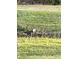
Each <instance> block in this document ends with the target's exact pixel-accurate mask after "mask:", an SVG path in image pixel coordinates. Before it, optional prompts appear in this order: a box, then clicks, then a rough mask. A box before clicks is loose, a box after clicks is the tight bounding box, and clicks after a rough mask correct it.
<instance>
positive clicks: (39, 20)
mask: <svg viewBox="0 0 79 59" xmlns="http://www.w3.org/2000/svg"><path fill="white" fill-rule="evenodd" d="M60 15H61V14H60V6H59V5H57V6H52V5H44V6H43V5H27V6H25V5H18V6H17V25H18V26H17V27H18V28H17V29H18V31H26V30H28V29H29V30H31V29H33V28H36V29H37V30H38V31H51V32H52V31H53V30H54V31H60V30H61V20H60V18H59V17H60Z"/></svg>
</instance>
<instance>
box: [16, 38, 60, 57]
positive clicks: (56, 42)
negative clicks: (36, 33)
mask: <svg viewBox="0 0 79 59" xmlns="http://www.w3.org/2000/svg"><path fill="white" fill-rule="evenodd" d="M17 44H18V47H17V48H18V56H35V55H36V56H53V55H60V54H61V51H60V50H61V46H60V45H61V42H60V39H53V38H42V37H41V38H39V37H37V38H35V37H30V38H29V37H27V38H25V37H20V38H18V39H17Z"/></svg>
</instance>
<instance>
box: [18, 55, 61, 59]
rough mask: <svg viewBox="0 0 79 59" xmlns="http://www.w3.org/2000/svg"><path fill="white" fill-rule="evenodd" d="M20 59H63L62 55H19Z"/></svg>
mask: <svg viewBox="0 0 79 59" xmlns="http://www.w3.org/2000/svg"><path fill="white" fill-rule="evenodd" d="M18 59H61V56H60V55H55V56H25V57H19V58H18Z"/></svg>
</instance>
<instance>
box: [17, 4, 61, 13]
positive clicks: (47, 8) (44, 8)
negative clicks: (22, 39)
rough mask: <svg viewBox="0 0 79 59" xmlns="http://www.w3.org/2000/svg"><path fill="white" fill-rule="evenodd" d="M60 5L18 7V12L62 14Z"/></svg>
mask: <svg viewBox="0 0 79 59" xmlns="http://www.w3.org/2000/svg"><path fill="white" fill-rule="evenodd" d="M60 7H61V6H60V5H18V6H17V10H27V11H49V12H61V11H60Z"/></svg>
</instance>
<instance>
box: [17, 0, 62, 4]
mask: <svg viewBox="0 0 79 59" xmlns="http://www.w3.org/2000/svg"><path fill="white" fill-rule="evenodd" d="M17 4H18V5H29V4H31V5H34V4H42V5H60V4H61V0H17Z"/></svg>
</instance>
